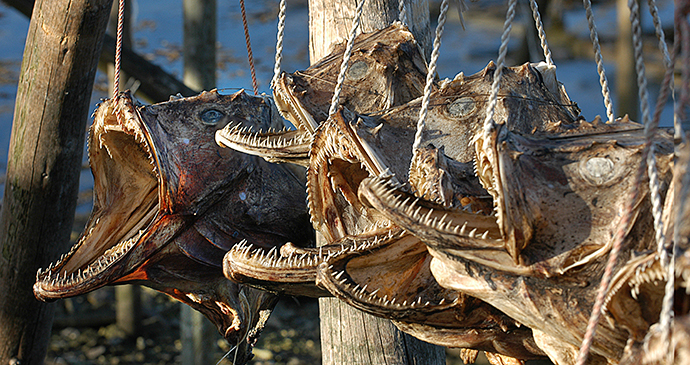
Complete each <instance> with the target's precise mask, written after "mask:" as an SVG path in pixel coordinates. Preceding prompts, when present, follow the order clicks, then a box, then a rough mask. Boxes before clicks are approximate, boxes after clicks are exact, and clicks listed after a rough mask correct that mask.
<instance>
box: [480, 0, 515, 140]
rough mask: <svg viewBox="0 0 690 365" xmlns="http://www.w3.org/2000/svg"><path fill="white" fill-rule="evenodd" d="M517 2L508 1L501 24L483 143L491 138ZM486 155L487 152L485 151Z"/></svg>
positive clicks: (513, 0)
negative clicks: (501, 28) (503, 20)
mask: <svg viewBox="0 0 690 365" xmlns="http://www.w3.org/2000/svg"><path fill="white" fill-rule="evenodd" d="M516 4H517V0H509V1H508V13H507V14H506V21H505V23H503V34H502V35H501V47H500V48H499V49H498V59H496V71H494V80H493V83H492V84H491V94H489V105H488V110H487V112H486V119H485V120H484V133H485V134H486V138H485V139H484V140H485V142H488V141H489V140H490V139H491V137H490V133H491V131H492V130H493V119H494V110H495V109H496V104H497V103H498V89H499V85H500V83H501V77H502V76H503V64H504V63H505V59H506V54H507V53H508V40H510V30H511V29H512V28H513V19H514V18H515V5H516ZM487 153H489V152H488V150H487Z"/></svg>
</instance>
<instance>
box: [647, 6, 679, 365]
mask: <svg viewBox="0 0 690 365" xmlns="http://www.w3.org/2000/svg"><path fill="white" fill-rule="evenodd" d="M647 3H648V6H649V12H650V14H651V15H652V19H653V20H654V30H655V32H656V35H657V38H658V39H659V50H660V51H661V53H662V55H663V57H664V67H665V69H666V70H665V73H664V80H663V82H662V85H661V90H659V97H658V99H657V103H656V107H655V110H654V116H653V118H652V121H651V126H650V128H656V127H657V126H658V125H659V119H660V118H661V111H662V110H663V106H664V104H666V100H667V99H668V95H669V93H670V92H671V90H672V89H673V68H674V63H675V53H674V56H673V58H672V56H671V55H670V54H669V51H668V47H667V45H666V39H665V36H664V30H663V28H662V26H661V19H660V17H659V10H658V8H657V6H656V1H655V0H648V2H647ZM677 44H678V42H674V50H675V45H677ZM651 147H652V148H651V149H650V152H649V155H648V156H647V164H648V168H649V172H648V174H649V179H650V180H649V183H650V190H651V194H652V204H656V202H657V201H658V202H660V201H661V197H659V196H658V194H659V193H658V190H657V191H656V192H655V191H654V189H655V188H654V186H655V185H656V188H657V189H658V176H657V171H656V161H655V160H654V146H651ZM684 178H685V177H684ZM659 204H660V203H659ZM657 209H658V210H659V211H660V210H661V208H657V207H654V225H655V229H657V225H663V223H661V222H659V223H657V214H659V213H657ZM659 215H660V214H659ZM661 234H662V236H661V237H660V235H659V231H658V230H657V252H658V254H659V257H660V261H661V266H662V267H665V268H666V271H667V273H666V275H667V280H666V286H665V288H664V299H663V301H662V304H661V313H660V314H659V326H658V328H657V331H658V332H659V333H660V334H661V336H662V338H661V343H668V344H669V348H668V350H667V354H668V356H669V357H670V358H669V359H668V360H669V361H670V363H672V362H673V356H674V351H673V348H672V347H671V346H672V345H671V343H670V341H668V338H669V336H670V335H671V323H672V321H673V317H674V313H673V303H674V292H675V273H674V267H675V257H674V255H673V252H674V249H675V244H676V241H675V240H672V241H671V242H666V240H665V238H664V237H663V232H662V233H661ZM667 246H670V247H667ZM669 251H670V255H669ZM652 333H653V332H651V331H650V333H649V334H648V335H647V337H646V338H645V342H644V343H645V345H647V344H648V341H649V338H651V335H652Z"/></svg>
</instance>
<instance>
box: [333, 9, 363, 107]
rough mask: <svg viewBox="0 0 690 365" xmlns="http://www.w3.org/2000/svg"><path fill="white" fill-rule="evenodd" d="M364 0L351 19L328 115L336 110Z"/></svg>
mask: <svg viewBox="0 0 690 365" xmlns="http://www.w3.org/2000/svg"><path fill="white" fill-rule="evenodd" d="M364 1H365V0H361V1H360V2H359V4H357V10H356V12H355V18H354V19H353V21H352V30H350V36H349V37H348V39H347V46H346V47H345V53H344V54H343V62H342V63H341V64H340V73H339V74H338V80H337V82H336V84H335V90H334V91H333V98H332V99H331V107H330V108H329V109H328V116H329V117H330V116H331V115H333V114H335V112H336V111H337V110H338V104H339V103H340V93H341V92H342V91H343V82H344V81H345V72H347V67H348V62H349V61H350V56H351V55H352V47H353V45H354V43H355V36H356V35H357V29H358V28H359V24H360V22H361V19H362V8H363V7H364Z"/></svg>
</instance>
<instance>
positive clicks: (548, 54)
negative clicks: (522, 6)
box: [529, 0, 553, 65]
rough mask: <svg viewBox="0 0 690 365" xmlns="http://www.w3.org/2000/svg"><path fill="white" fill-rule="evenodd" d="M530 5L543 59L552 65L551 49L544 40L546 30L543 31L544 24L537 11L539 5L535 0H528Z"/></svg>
mask: <svg viewBox="0 0 690 365" xmlns="http://www.w3.org/2000/svg"><path fill="white" fill-rule="evenodd" d="M529 5H530V7H531V8H532V17H533V18H534V24H535V25H536V26H537V32H539V41H540V42H541V48H542V49H543V50H544V61H546V63H548V64H549V65H553V59H552V58H551V50H550V49H549V44H548V43H547V42H546V32H545V31H544V24H543V23H542V21H541V14H540V13H539V6H538V5H537V1H536V0H530V2H529Z"/></svg>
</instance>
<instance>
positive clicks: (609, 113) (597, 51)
mask: <svg viewBox="0 0 690 365" xmlns="http://www.w3.org/2000/svg"><path fill="white" fill-rule="evenodd" d="M582 2H583V4H584V6H585V14H586V15H587V24H588V25H589V38H590V39H591V40H592V45H593V46H594V59H595V60H596V62H597V72H598V73H599V83H600V84H601V95H602V96H603V97H604V106H606V117H607V118H608V122H609V123H610V122H613V120H614V117H613V104H612V103H611V92H610V91H609V83H608V81H607V80H606V72H605V71H604V61H603V59H602V56H601V47H600V46H599V35H598V33H597V26H596V25H595V24H594V14H593V13H592V2H591V1H590V0H582Z"/></svg>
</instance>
